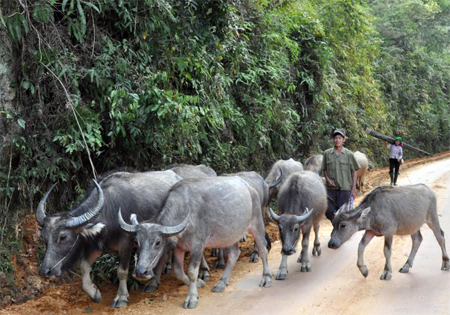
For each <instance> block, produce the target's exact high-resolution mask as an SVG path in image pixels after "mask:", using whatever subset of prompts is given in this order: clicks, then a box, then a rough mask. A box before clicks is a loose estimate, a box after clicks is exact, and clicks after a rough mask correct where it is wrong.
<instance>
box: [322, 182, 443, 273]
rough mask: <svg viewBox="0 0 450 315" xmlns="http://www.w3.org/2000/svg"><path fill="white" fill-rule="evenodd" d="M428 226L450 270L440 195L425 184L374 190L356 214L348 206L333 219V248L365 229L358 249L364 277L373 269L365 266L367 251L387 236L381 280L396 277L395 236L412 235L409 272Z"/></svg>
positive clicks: (406, 267) (359, 265) (331, 245)
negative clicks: (423, 228) (438, 205)
mask: <svg viewBox="0 0 450 315" xmlns="http://www.w3.org/2000/svg"><path fill="white" fill-rule="evenodd" d="M424 223H427V224H428V226H429V227H430V228H431V230H432V231H433V233H434V236H435V237H436V239H437V241H438V243H439V245H440V246H441V250H442V268H441V270H449V269H450V263H449V257H448V255H447V251H446V250H445V240H444V232H443V231H442V230H441V228H440V226H439V219H438V214H437V210H436V196H435V194H434V192H433V191H432V190H431V189H430V188H429V187H428V186H426V185H424V184H418V185H408V186H401V187H390V186H383V187H378V188H377V189H375V190H373V191H372V192H371V193H370V194H369V195H367V196H366V197H365V198H364V200H363V201H362V202H361V204H360V205H359V206H358V207H356V208H355V209H354V210H353V211H350V212H347V211H346V205H345V204H344V205H343V206H342V207H341V208H340V209H339V210H338V212H337V213H336V215H335V217H334V219H333V231H332V232H331V239H330V241H329V243H328V247H329V248H334V249H336V248H339V247H340V246H341V245H342V244H343V243H344V242H346V241H347V240H348V239H349V238H350V237H351V236H352V235H353V234H354V233H356V232H357V231H360V230H365V231H366V232H365V233H364V236H363V238H362V239H361V242H360V243H359V247H358V262H357V265H358V268H359V270H360V271H361V273H362V274H363V276H364V277H367V275H368V274H369V270H368V269H367V267H366V265H365V264H364V260H363V255H364V249H365V248H366V246H367V244H369V242H370V241H371V240H372V238H373V237H374V236H384V256H385V257H386V264H385V266H384V271H383V273H382V274H381V277H380V279H381V280H390V279H391V276H392V267H391V261H390V258H391V247H392V239H393V237H394V235H411V238H412V248H411V253H410V254H409V257H408V260H407V261H406V263H405V265H404V266H403V267H402V268H401V269H400V272H402V273H407V272H408V271H409V268H411V267H412V265H413V261H414V257H415V256H416V253H417V250H418V249H419V246H420V243H421V242H422V234H421V233H420V227H421V226H422V225H423V224H424Z"/></svg>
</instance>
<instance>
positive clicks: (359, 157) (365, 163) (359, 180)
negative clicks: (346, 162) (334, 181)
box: [353, 151, 369, 194]
mask: <svg viewBox="0 0 450 315" xmlns="http://www.w3.org/2000/svg"><path fill="white" fill-rule="evenodd" d="M353 155H354V157H355V160H356V161H357V162H358V164H359V165H360V166H361V167H360V168H359V169H358V171H357V172H356V189H358V192H359V194H362V191H361V187H362V186H364V175H365V174H366V171H367V168H368V167H369V160H368V159H367V156H366V155H365V154H364V153H362V152H359V151H356V152H355V153H353Z"/></svg>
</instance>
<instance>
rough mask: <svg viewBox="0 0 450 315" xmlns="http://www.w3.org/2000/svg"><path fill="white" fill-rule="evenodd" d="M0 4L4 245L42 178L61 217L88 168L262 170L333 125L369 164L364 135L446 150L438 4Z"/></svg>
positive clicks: (449, 93)
mask: <svg viewBox="0 0 450 315" xmlns="http://www.w3.org/2000/svg"><path fill="white" fill-rule="evenodd" d="M1 9H2V11H1V12H2V16H1V24H2V25H3V26H5V27H7V29H8V31H9V35H10V37H11V40H12V41H13V43H14V49H15V56H16V57H17V59H16V60H17V62H18V65H17V66H18V69H19V70H18V71H17V80H16V82H14V84H15V85H16V87H17V104H16V107H15V110H13V111H2V112H0V115H1V117H2V119H6V123H7V124H8V125H9V127H10V130H11V133H12V146H11V150H10V153H9V154H10V155H11V156H10V158H8V160H10V161H11V163H9V164H8V165H0V207H1V208H0V210H1V211H0V230H1V232H2V233H1V237H0V244H1V243H2V242H3V236H4V231H5V229H4V228H3V227H4V226H5V225H6V223H7V221H8V220H9V221H10V222H9V223H11V221H14V219H12V218H15V217H16V216H17V213H18V209H19V205H20V204H24V203H26V204H27V205H31V206H32V207H34V206H35V204H34V203H33V202H36V200H38V199H39V198H40V197H41V196H42V192H43V191H45V190H46V189H47V188H48V187H49V185H50V183H52V182H57V181H58V182H59V183H60V184H59V185H58V190H59V193H58V195H59V196H58V199H57V200H53V203H54V205H55V206H58V207H59V208H60V209H67V208H68V205H69V204H71V203H73V202H74V199H75V197H77V196H79V195H80V194H81V193H82V192H83V190H84V189H85V187H86V186H87V184H88V181H89V180H90V179H91V178H92V177H93V176H94V174H93V173H95V172H104V171H107V170H111V169H114V168H117V167H123V166H129V167H133V168H137V169H141V170H144V169H161V168H163V167H165V166H166V165H168V164H171V163H196V164H197V163H198V164H199V163H205V164H208V165H210V166H212V167H213V168H215V169H216V170H217V172H218V173H221V172H224V171H235V170H244V169H245V170H257V171H261V172H263V173H264V171H265V170H267V169H268V167H269V166H270V164H271V163H272V162H273V161H275V160H276V159H278V158H288V157H294V158H296V159H298V160H302V161H303V159H304V158H306V157H308V156H309V155H310V154H314V153H319V152H321V151H322V150H324V149H325V148H327V147H329V146H330V145H331V142H330V139H329V135H330V132H331V130H332V129H333V128H335V127H343V128H345V129H346V130H347V132H348V134H349V138H348V141H347V146H349V147H350V148H351V149H353V150H358V149H359V150H362V151H365V152H366V153H368V154H369V156H370V157H371V158H372V159H373V160H374V161H375V162H377V163H379V164H382V163H383V162H384V161H385V160H384V159H385V156H386V154H385V153H384V152H382V148H381V142H380V141H378V140H374V139H373V138H370V136H368V135H367V134H366V132H365V130H366V128H372V129H375V130H377V131H380V132H383V133H385V134H388V135H392V136H393V135H398V134H399V135H401V136H403V137H404V138H405V140H406V141H407V142H408V143H411V144H414V145H416V146H418V147H420V148H422V149H424V150H427V151H431V152H439V151H442V150H446V149H448V139H449V136H450V128H449V119H450V112H449V105H448V104H449V98H450V90H449V88H450V87H449V84H450V59H449V58H450V57H449V56H450V54H448V52H449V38H450V37H449V34H448V33H449V27H448V21H449V19H450V1H449V0H371V1H370V0H367V1H364V0H360V1H357V0H280V1H266V0H260V1H258V0H230V1H219V0H204V1H195V0H190V1H170V0H115V1H112V0H20V1H6V2H2V8H1ZM407 154H408V155H409V156H411V154H412V152H408V153H407ZM55 199H56V198H55ZM53 209H54V210H53V211H55V210H56V207H53ZM0 271H1V270H0Z"/></svg>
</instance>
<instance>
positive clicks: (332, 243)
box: [328, 240, 340, 249]
mask: <svg viewBox="0 0 450 315" xmlns="http://www.w3.org/2000/svg"><path fill="white" fill-rule="evenodd" d="M339 246H340V244H338V243H337V242H335V241H334V240H330V241H329V242H328V248H332V249H338V248H339Z"/></svg>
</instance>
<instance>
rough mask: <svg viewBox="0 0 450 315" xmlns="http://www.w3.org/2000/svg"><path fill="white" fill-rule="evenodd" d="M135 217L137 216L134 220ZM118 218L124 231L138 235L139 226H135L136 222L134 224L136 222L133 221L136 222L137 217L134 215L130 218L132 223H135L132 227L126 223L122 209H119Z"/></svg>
mask: <svg viewBox="0 0 450 315" xmlns="http://www.w3.org/2000/svg"><path fill="white" fill-rule="evenodd" d="M133 215H134V216H135V217H134V218H133ZM118 216H119V224H120V227H121V228H122V230H124V231H125V232H129V233H136V231H137V224H134V222H133V221H134V220H133V219H135V220H136V215H135V214H134V213H133V214H132V215H131V217H130V219H131V222H132V223H133V224H132V225H131V224H128V223H127V222H125V220H124V219H123V217H122V209H120V208H119V212H118ZM136 222H137V220H136Z"/></svg>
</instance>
